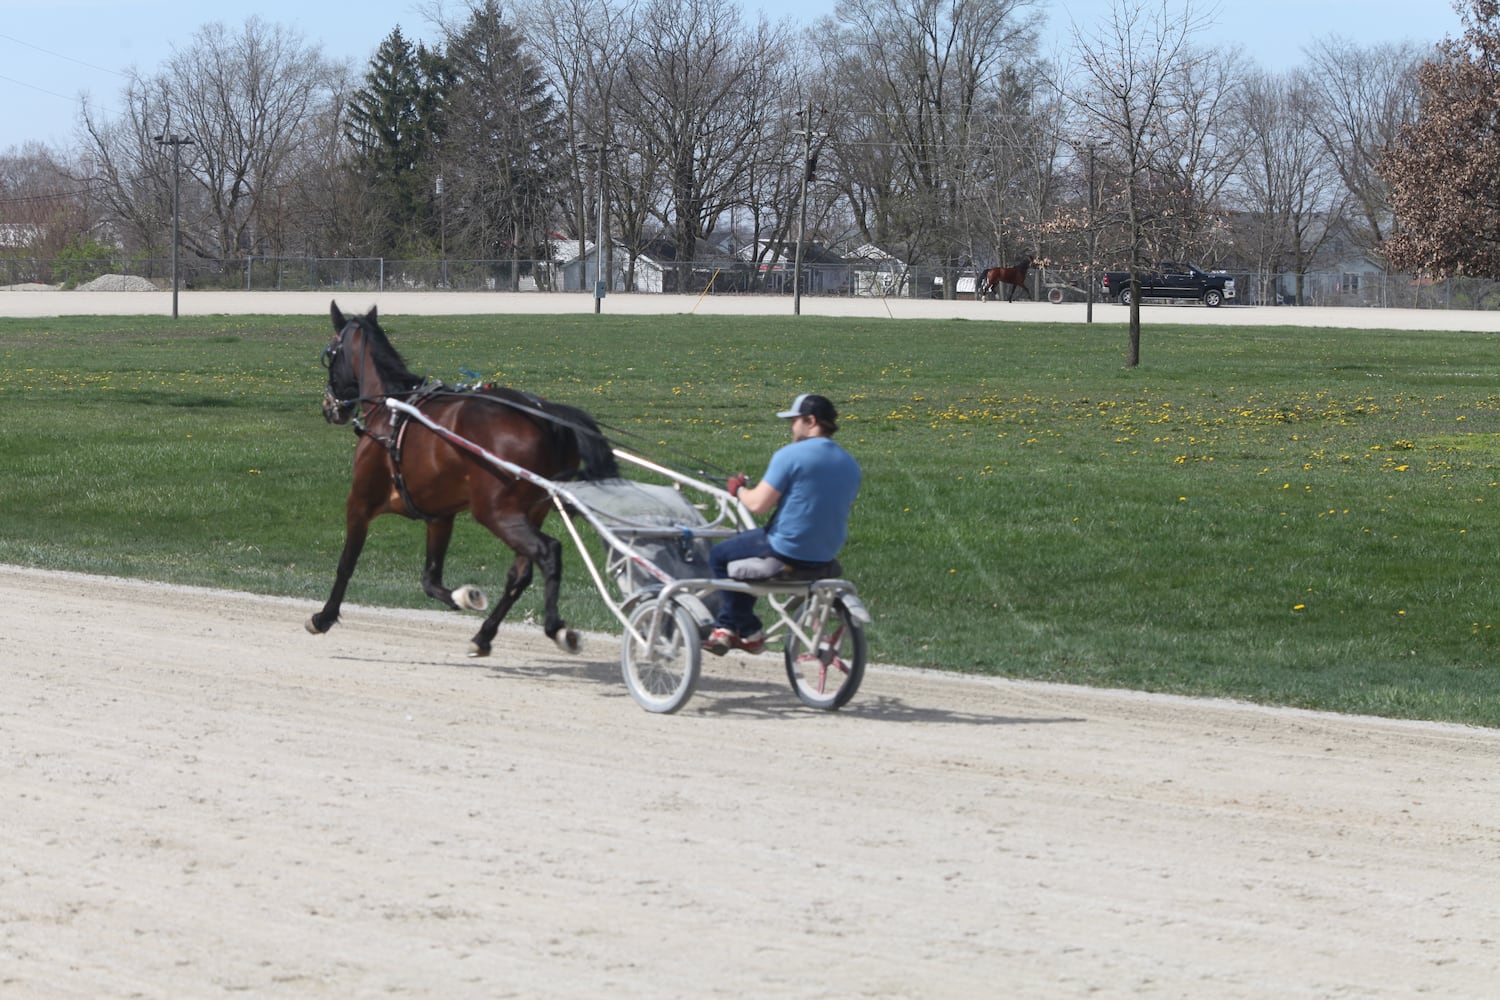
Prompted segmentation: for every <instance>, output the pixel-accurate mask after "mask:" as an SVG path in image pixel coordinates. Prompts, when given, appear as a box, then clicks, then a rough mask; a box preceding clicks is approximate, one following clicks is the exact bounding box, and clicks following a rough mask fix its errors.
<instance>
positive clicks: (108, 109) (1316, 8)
mask: <svg viewBox="0 0 1500 1000" xmlns="http://www.w3.org/2000/svg"><path fill="white" fill-rule="evenodd" d="M433 2H434V0H358V2H345V0H256V2H255V3H253V4H249V5H245V6H243V7H239V8H238V9H235V8H232V7H231V6H228V5H212V4H204V3H202V2H201V0H0V152H6V151H9V150H12V149H13V148H15V147H19V146H20V145H22V144H23V143H26V142H30V141H37V142H44V143H49V144H53V145H58V146H68V145H71V143H72V140H73V137H74V135H75V131H76V126H77V120H78V107H79V95H80V94H82V93H86V94H88V96H89V100H90V102H91V103H92V104H93V105H94V106H96V107H97V108H99V109H100V110H101V111H102V112H105V113H106V114H109V115H112V114H113V112H114V110H115V109H116V108H117V106H118V102H117V100H116V99H117V97H118V95H119V93H120V91H121V90H122V89H123V88H124V86H125V84H126V81H127V79H128V74H129V72H130V70H131V69H132V68H134V69H135V70H137V71H139V72H140V73H141V75H143V76H147V77H149V76H152V75H154V74H155V73H156V72H157V71H158V70H160V68H161V67H162V65H163V64H164V63H165V61H166V60H167V58H168V57H169V56H170V54H171V52H172V49H173V48H174V47H176V48H185V47H187V46H189V45H190V44H191V41H192V36H193V34H194V32H195V31H196V30H197V29H198V28H199V27H200V26H202V25H203V24H205V23H207V22H211V21H215V20H218V21H222V22H224V23H225V24H226V25H228V26H229V27H231V28H237V27H238V26H239V25H240V23H241V22H242V21H243V19H244V17H245V16H246V15H247V13H248V12H250V11H253V12H254V13H255V14H257V15H258V16H259V17H260V18H261V19H262V20H264V21H267V22H273V23H279V24H284V25H288V26H290V27H292V28H295V29H296V30H298V31H300V32H301V33H302V35H303V38H304V39H305V41H307V42H308V43H309V44H316V45H318V46H320V47H321V48H322V50H323V53H324V55H326V56H328V57H330V58H335V59H347V60H349V61H351V62H353V63H354V64H355V65H356V66H359V67H363V66H364V64H365V63H366V62H368V61H369V59H370V57H371V56H372V55H374V53H375V49H376V47H377V46H378V45H379V44H380V41H381V39H383V38H384V37H385V36H386V35H388V34H390V32H391V29H392V28H394V27H395V26H396V25H398V24H399V25H400V26H401V30H402V33H403V34H405V35H406V36H407V37H408V38H411V39H414V40H416V39H421V40H432V39H433V38H434V35H435V33H434V31H433V28H432V25H431V21H430V19H429V18H428V16H427V15H426V14H425V13H424V12H425V11H427V10H429V9H430V8H431V7H432V6H433ZM443 2H444V3H445V5H446V7H447V9H448V10H449V11H452V10H455V9H462V8H463V6H464V5H463V2H462V0H443ZM1194 3H1195V7H1197V8H1199V9H1206V8H1207V7H1208V6H1209V5H1210V4H1211V0H1194ZM836 4H837V0H743V9H744V10H745V11H746V12H747V13H750V14H752V15H753V14H754V13H755V12H757V11H764V12H765V13H766V14H767V15H769V16H770V17H772V18H778V19H779V18H784V17H785V18H792V19H796V20H799V21H805V20H812V19H816V18H818V17H821V16H823V15H825V14H830V13H832V12H833V11H834V9H835V6H836ZM1111 5H1112V0H1039V8H1040V9H1042V10H1044V11H1045V12H1046V13H1047V15H1048V21H1049V26H1048V32H1047V34H1046V36H1045V39H1044V52H1045V53H1055V54H1058V55H1062V54H1064V53H1065V50H1066V49H1067V47H1068V45H1069V44H1070V42H1071V38H1072V30H1071V29H1072V25H1073V24H1074V23H1077V24H1079V25H1081V26H1083V27H1084V28H1085V29H1088V28H1089V27H1090V26H1092V25H1093V24H1095V23H1096V22H1097V21H1098V20H1099V19H1100V18H1103V17H1107V16H1108V13H1109V11H1110V9H1111ZM1219 10H1220V12H1219V16H1218V18H1217V22H1216V24H1215V25H1214V27H1213V28H1212V29H1210V33H1208V34H1206V35H1204V36H1203V40H1204V41H1209V40H1223V41H1225V42H1231V43H1238V44H1240V45H1242V46H1244V48H1245V50H1246V52H1247V53H1248V55H1249V56H1250V57H1251V58H1252V59H1253V60H1255V61H1256V62H1258V63H1259V64H1260V65H1261V66H1263V67H1264V68H1266V69H1269V70H1283V69H1288V68H1290V67H1292V66H1294V65H1296V64H1298V63H1299V62H1301V61H1302V52H1301V50H1302V47H1303V46H1304V45H1306V44H1307V43H1308V42H1309V41H1310V40H1312V39H1316V38H1323V37H1326V36H1328V35H1330V34H1338V35H1342V36H1343V37H1345V38H1347V39H1349V40H1351V41H1354V42H1358V43H1360V44H1363V45H1370V44H1375V43H1378V42H1399V41H1414V42H1419V43H1424V44H1426V43H1435V42H1438V41H1440V40H1441V39H1442V38H1444V37H1445V36H1452V35H1457V34H1459V33H1460V31H1461V30H1462V24H1461V22H1460V20H1459V18H1458V15H1457V14H1456V13H1455V12H1454V10H1453V6H1452V4H1451V2H1450V0H1220V3H1219Z"/></svg>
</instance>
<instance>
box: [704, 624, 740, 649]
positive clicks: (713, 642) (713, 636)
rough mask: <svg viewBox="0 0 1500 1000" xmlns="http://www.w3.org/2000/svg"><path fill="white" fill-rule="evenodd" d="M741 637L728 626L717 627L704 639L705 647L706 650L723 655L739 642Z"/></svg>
mask: <svg viewBox="0 0 1500 1000" xmlns="http://www.w3.org/2000/svg"><path fill="white" fill-rule="evenodd" d="M739 641H740V637H739V636H737V635H735V634H734V633H733V632H731V631H729V629H727V628H716V629H714V630H713V631H712V632H710V633H708V638H707V639H704V640H703V648H704V650H705V651H706V652H709V653H712V654H714V655H715V656H723V655H724V654H725V653H727V652H729V651H730V650H731V649H733V648H734V647H735V646H737V645H738V644H739Z"/></svg>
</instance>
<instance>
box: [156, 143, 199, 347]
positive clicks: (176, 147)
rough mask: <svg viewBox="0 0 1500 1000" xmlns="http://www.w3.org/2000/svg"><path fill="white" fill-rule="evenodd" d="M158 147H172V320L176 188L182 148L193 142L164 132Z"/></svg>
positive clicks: (175, 267)
mask: <svg viewBox="0 0 1500 1000" xmlns="http://www.w3.org/2000/svg"><path fill="white" fill-rule="evenodd" d="M156 143H157V145H159V146H171V147H172V318H173V319H176V318H177V244H178V239H177V219H178V217H179V216H180V215H181V211H180V209H179V208H178V188H179V187H180V178H181V174H182V171H181V169H180V167H181V166H182V147H183V146H191V145H192V144H193V140H192V138H191V137H189V136H185V135H178V134H177V133H176V132H165V133H163V134H161V135H159V136H157V137H156Z"/></svg>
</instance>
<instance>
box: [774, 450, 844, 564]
mask: <svg viewBox="0 0 1500 1000" xmlns="http://www.w3.org/2000/svg"><path fill="white" fill-rule="evenodd" d="M761 478H762V479H764V481H765V482H768V483H770V484H771V486H772V488H774V489H775V490H776V491H777V492H778V493H780V494H781V501H780V503H779V504H778V505H777V511H776V517H775V518H774V519H773V520H772V522H771V525H770V527H768V528H767V529H766V538H767V540H768V541H769V542H770V543H771V549H772V551H774V552H775V553H776V554H777V555H779V556H783V557H785V558H787V559H793V560H796V561H797V562H808V563H821V562H828V561H829V560H831V559H833V558H834V557H835V556H837V555H838V554H839V549H841V548H843V547H844V540H845V539H846V538H847V537H848V535H849V511H850V509H851V508H852V507H853V506H854V497H855V495H856V494H858V493H859V478H860V471H859V463H858V462H856V461H855V460H854V456H853V455H851V454H849V453H848V452H847V451H845V450H844V449H843V447H842V446H840V445H838V444H836V443H835V442H834V441H833V439H831V438H825V437H810V438H804V439H803V440H801V441H794V442H792V443H791V444H789V445H785V446H784V447H782V448H779V449H778V450H777V451H776V454H774V455H772V456H771V463H770V464H769V465H768V466H766V474H765V475H764V476H763V477H761Z"/></svg>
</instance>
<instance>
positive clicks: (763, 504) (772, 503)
mask: <svg viewBox="0 0 1500 1000" xmlns="http://www.w3.org/2000/svg"><path fill="white" fill-rule="evenodd" d="M735 496H737V497H739V498H740V503H742V504H744V505H745V506H746V507H748V508H750V513H752V514H769V513H770V512H771V511H773V510H775V509H776V504H777V503H778V502H779V501H780V500H781V491H780V490H778V489H777V488H776V487H774V486H772V485H771V484H770V483H768V482H766V481H765V480H764V479H762V480H761V481H760V482H758V483H756V484H755V485H754V486H741V487H740V488H739V492H737V493H736V494H735Z"/></svg>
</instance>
